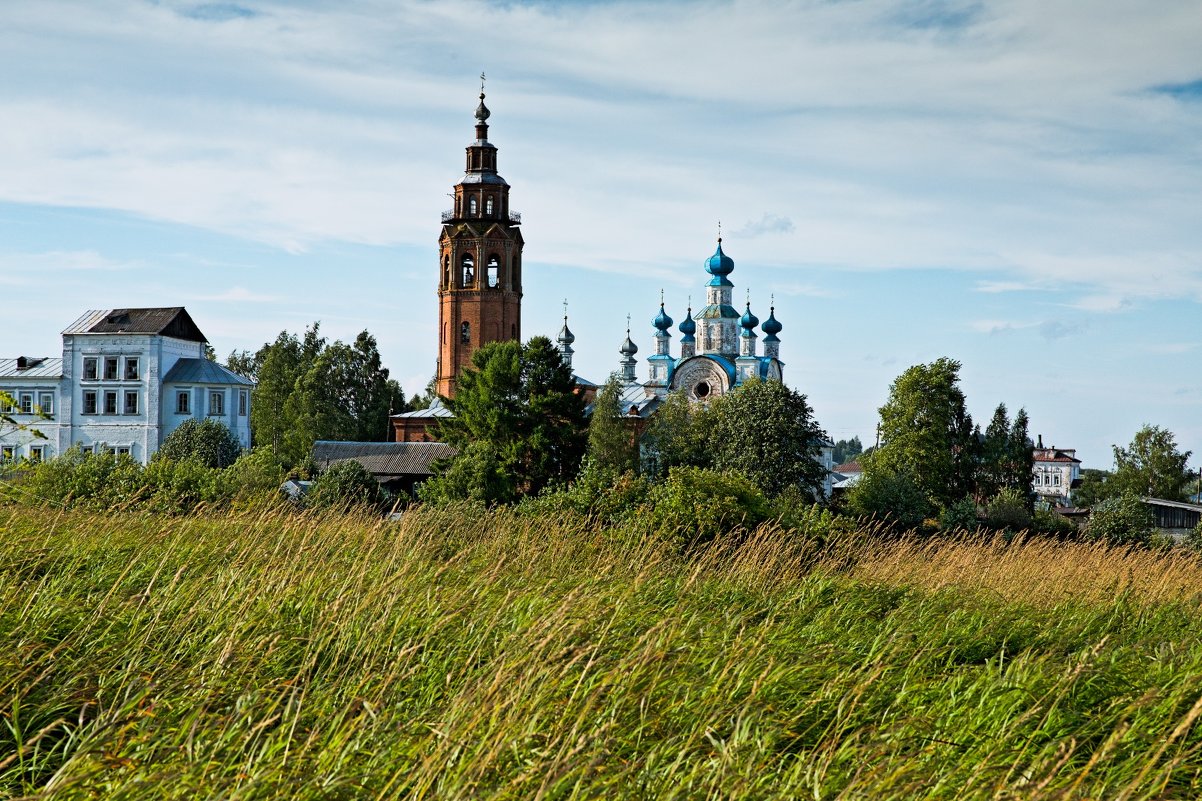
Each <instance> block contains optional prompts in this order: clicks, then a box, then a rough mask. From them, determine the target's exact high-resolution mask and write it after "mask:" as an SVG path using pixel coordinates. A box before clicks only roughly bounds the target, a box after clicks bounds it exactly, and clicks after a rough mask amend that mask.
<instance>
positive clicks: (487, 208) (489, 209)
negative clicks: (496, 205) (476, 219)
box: [484, 195, 492, 217]
mask: <svg viewBox="0 0 1202 801" xmlns="http://www.w3.org/2000/svg"><path fill="white" fill-rule="evenodd" d="M484 213H485V214H486V215H487V216H489V217H491V216H492V196H491V195H490V196H489V198H488V200H486V201H484Z"/></svg>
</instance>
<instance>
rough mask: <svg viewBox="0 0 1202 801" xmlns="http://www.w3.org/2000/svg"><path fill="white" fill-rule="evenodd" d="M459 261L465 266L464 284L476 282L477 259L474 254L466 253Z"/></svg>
mask: <svg viewBox="0 0 1202 801" xmlns="http://www.w3.org/2000/svg"><path fill="white" fill-rule="evenodd" d="M459 263H460V264H461V265H462V266H463V286H471V285H472V284H474V283H476V260H475V259H473V258H472V254H470V253H464V254H463V259H462V260H461V261H460V262H459Z"/></svg>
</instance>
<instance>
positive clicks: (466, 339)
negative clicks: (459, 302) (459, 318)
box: [459, 320, 472, 345]
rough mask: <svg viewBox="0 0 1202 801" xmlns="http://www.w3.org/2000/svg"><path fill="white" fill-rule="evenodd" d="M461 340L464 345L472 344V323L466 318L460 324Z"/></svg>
mask: <svg viewBox="0 0 1202 801" xmlns="http://www.w3.org/2000/svg"><path fill="white" fill-rule="evenodd" d="M459 341H460V342H462V343H463V344H464V345H470V344H471V342H472V324H471V323H469V322H467V321H466V320H465V321H464V322H463V324H462V325H460V326H459Z"/></svg>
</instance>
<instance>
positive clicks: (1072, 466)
mask: <svg viewBox="0 0 1202 801" xmlns="http://www.w3.org/2000/svg"><path fill="white" fill-rule="evenodd" d="M1031 473H1032V475H1031V487H1032V489H1034V490H1035V494H1036V496H1038V499H1039V500H1040V501H1041V502H1043V503H1046V504H1047V505H1048V506H1050V507H1052V508H1056V507H1058V506H1072V505H1073V488H1074V487H1077V486H1080V484H1081V460H1080V459H1078V458H1077V450H1076V449H1075V448H1057V447H1055V446H1053V447H1051V448H1045V447H1043V437H1042V436H1041V437H1040V438H1039V443H1038V444H1037V445H1036V446H1035V449H1034V464H1033V465H1032V468H1031Z"/></svg>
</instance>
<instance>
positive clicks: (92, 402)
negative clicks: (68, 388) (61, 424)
mask: <svg viewBox="0 0 1202 801" xmlns="http://www.w3.org/2000/svg"><path fill="white" fill-rule="evenodd" d="M83 413H84V414H96V390H94V389H85V390H84V391H83Z"/></svg>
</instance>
